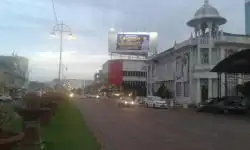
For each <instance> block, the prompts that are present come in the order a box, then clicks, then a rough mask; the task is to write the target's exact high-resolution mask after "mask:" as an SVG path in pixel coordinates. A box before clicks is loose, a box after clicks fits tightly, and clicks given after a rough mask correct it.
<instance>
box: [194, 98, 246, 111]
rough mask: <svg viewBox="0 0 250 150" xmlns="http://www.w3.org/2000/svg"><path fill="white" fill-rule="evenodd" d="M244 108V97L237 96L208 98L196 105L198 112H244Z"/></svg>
mask: <svg viewBox="0 0 250 150" xmlns="http://www.w3.org/2000/svg"><path fill="white" fill-rule="evenodd" d="M246 110H247V107H246V105H245V102H244V99H243V98H242V97H239V96H229V97H222V98H220V99H218V98H210V99H208V100H206V101H204V102H202V103H201V104H199V105H198V107H197V111H198V112H212V113H245V112H246Z"/></svg>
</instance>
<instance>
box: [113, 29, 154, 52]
mask: <svg viewBox="0 0 250 150" xmlns="http://www.w3.org/2000/svg"><path fill="white" fill-rule="evenodd" d="M157 37H158V34H157V32H115V31H112V32H111V31H110V32H109V34H108V49H109V52H110V53H117V54H124V55H137V56H148V54H151V53H156V52H157Z"/></svg>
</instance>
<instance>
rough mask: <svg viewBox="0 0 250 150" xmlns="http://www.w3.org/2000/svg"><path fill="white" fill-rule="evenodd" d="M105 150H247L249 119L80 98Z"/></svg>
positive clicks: (249, 137) (84, 113)
mask: <svg viewBox="0 0 250 150" xmlns="http://www.w3.org/2000/svg"><path fill="white" fill-rule="evenodd" d="M76 104H77V106H78V107H79V109H80V110H81V112H82V113H83V116H84V119H85V121H86V123H87V125H88V126H89V127H90V129H91V131H92V132H93V133H94V135H95V136H96V137H97V139H98V141H99V142H100V143H102V146H103V149H104V150H248V149H249V147H250V130H249V127H250V119H247V118H244V117H240V116H223V115H212V114H206V113H196V112H194V111H192V110H189V109H185V110H184V109H177V110H173V109H168V110H163V109H151V108H143V107H138V108H118V107H117V104H116V102H115V101H114V100H110V99H107V100H102V101H101V102H100V104H96V102H95V100H93V99H77V100H76Z"/></svg>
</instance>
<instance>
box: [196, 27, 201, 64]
mask: <svg viewBox="0 0 250 150" xmlns="http://www.w3.org/2000/svg"><path fill="white" fill-rule="evenodd" d="M197 30H198V33H199V34H198V37H197V41H198V42H197V64H201V51H200V44H201V35H200V31H201V25H200V24H199V25H198V27H197Z"/></svg>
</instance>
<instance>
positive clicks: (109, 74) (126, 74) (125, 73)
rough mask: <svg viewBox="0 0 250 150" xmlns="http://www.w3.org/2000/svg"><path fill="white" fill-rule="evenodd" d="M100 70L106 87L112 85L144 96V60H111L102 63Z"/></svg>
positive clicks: (145, 73) (145, 72)
mask: <svg viewBox="0 0 250 150" xmlns="http://www.w3.org/2000/svg"><path fill="white" fill-rule="evenodd" d="M102 68H103V69H102V72H103V76H104V77H103V78H104V83H105V84H106V85H108V86H110V85H114V86H116V87H121V88H123V89H125V90H133V91H137V92H138V94H140V95H146V83H147V64H146V63H145V60H132V59H113V60H108V61H107V62H106V63H104V64H103V67H102Z"/></svg>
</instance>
